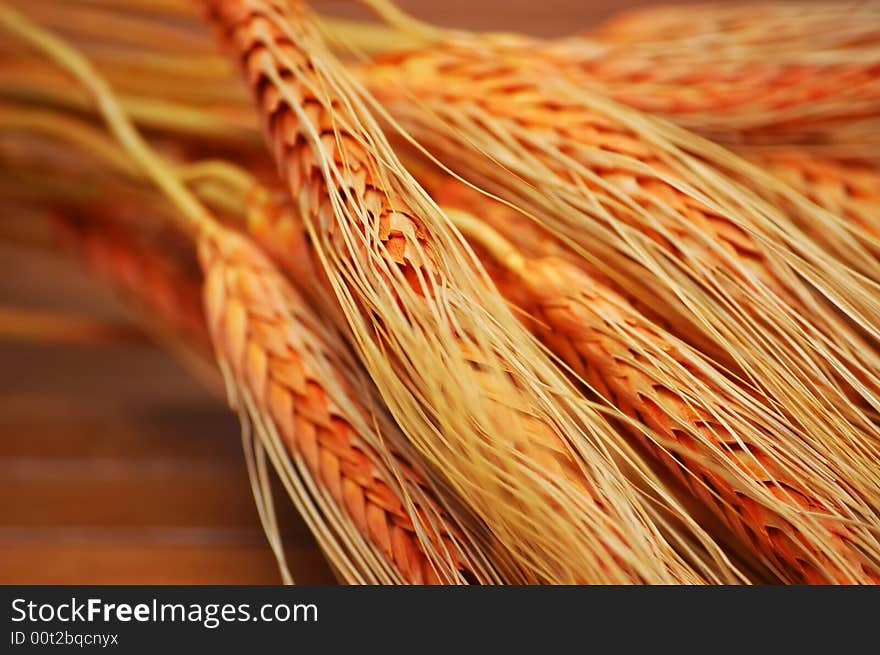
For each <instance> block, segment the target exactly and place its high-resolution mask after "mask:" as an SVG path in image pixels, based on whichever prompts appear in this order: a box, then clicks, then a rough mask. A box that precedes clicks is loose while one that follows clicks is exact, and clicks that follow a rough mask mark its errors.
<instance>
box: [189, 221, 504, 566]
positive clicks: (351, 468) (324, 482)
mask: <svg viewBox="0 0 880 655" xmlns="http://www.w3.org/2000/svg"><path fill="white" fill-rule="evenodd" d="M199 259H200V262H201V265H202V268H203V270H204V274H205V307H206V312H207V314H208V318H209V327H210V330H211V334H212V338H213V340H214V344H215V347H216V351H217V357H218V360H219V362H220V365H221V368H223V369H224V370H225V371H227V372H228V374H229V375H230V376H231V378H232V379H234V380H235V384H236V386H237V390H236V391H235V392H234V395H233V402H235V403H236V404H238V405H239V406H248V405H253V408H254V410H255V411H254V412H253V413H252V420H255V421H256V420H259V421H262V422H263V427H264V429H266V430H267V431H268V432H269V433H270V434H272V435H273V436H274V435H277V439H279V440H280V441H281V443H283V444H284V446H286V448H287V449H288V450H289V451H290V454H291V456H292V458H293V461H292V463H291V465H292V466H294V467H295V468H297V469H299V470H300V471H303V470H306V471H308V473H309V477H310V478H311V479H312V480H313V481H314V482H313V484H314V485H316V486H315V487H313V488H311V489H309V490H308V491H306V492H304V491H303V490H299V491H298V492H297V493H298V495H300V496H301V501H300V502H301V503H302V507H301V509H304V510H306V511H305V513H304V514H305V517H306V520H307V521H309V522H310V523H311V525H312V527H313V529H314V530H316V532H317V533H318V534H317V536H318V538H319V541H321V532H322V531H325V530H326V527H321V522H316V516H320V515H321V514H323V515H324V519H323V520H324V521H325V522H328V523H329V524H331V525H333V524H337V523H340V522H341V523H351V524H353V525H354V527H355V528H356V532H357V535H358V538H357V539H354V538H352V537H353V534H354V533H348V534H349V539H351V542H349V543H346V542H347V541H348V539H346V540H345V541H342V542H339V543H337V544H336V545H335V546H334V548H336V549H342V550H344V551H349V552H348V554H347V555H345V556H343V557H342V558H341V559H340V555H339V554H338V553H334V552H332V550H331V552H330V553H329V555H330V559H331V561H332V562H334V564H336V565H337V566H340V567H342V570H341V573H342V574H343V577H345V578H347V579H350V580H358V579H361V580H365V581H370V580H373V581H381V580H389V579H390V580H394V579H395V577H397V576H400V577H401V578H402V579H403V580H404V581H406V582H409V583H427V582H445V583H450V582H464V581H465V580H466V579H467V578H466V577H465V576H471V577H472V578H477V579H480V580H481V581H489V580H491V577H489V576H487V575H486V574H485V573H483V572H482V571H480V570H479V569H476V570H473V569H472V567H471V566H470V564H469V563H468V559H467V558H466V557H465V555H464V554H463V552H464V550H465V549H467V548H468V545H467V544H466V543H464V542H462V538H461V536H460V533H459V530H458V529H456V528H453V527H451V525H452V524H451V522H450V521H449V518H448V515H447V514H446V513H445V512H444V511H443V510H442V509H440V507H439V506H438V505H437V504H435V503H434V502H433V501H432V500H431V499H430V497H429V494H428V493H427V492H426V490H425V489H424V488H423V486H424V483H423V482H421V481H420V480H419V476H418V474H416V472H415V471H414V470H413V469H411V468H410V467H408V466H406V465H405V464H404V463H403V461H402V460H401V459H399V457H395V461H394V464H393V466H391V467H390V468H389V461H388V457H389V455H384V456H383V455H381V454H380V453H381V452H382V451H377V450H376V449H375V448H374V447H373V445H372V444H371V443H370V441H369V440H368V439H367V438H365V436H364V435H369V434H370V433H372V432H374V431H375V430H376V429H377V428H378V427H379V426H381V431H382V433H384V436H382V437H380V443H383V444H385V446H386V447H388V446H389V445H390V443H393V434H392V433H393V428H392V426H391V424H390V423H388V422H387V421H385V420H383V419H382V417H381V416H380V415H378V410H377V408H375V407H373V408H372V409H370V408H369V402H370V400H369V398H370V392H369V391H368V390H365V388H364V387H363V385H362V384H361V385H360V386H359V385H357V384H354V383H353V380H351V379H347V378H350V376H346V375H345V374H344V371H345V370H346V365H345V363H344V361H340V357H341V356H342V355H341V353H344V351H345V349H344V348H343V347H341V345H340V344H338V343H334V342H333V340H332V339H331V338H329V335H330V332H328V331H327V330H326V328H324V327H322V326H321V324H320V323H319V322H317V321H316V319H315V318H314V317H312V316H311V315H310V313H309V311H308V310H307V309H306V308H305V306H304V304H303V302H302V300H301V299H299V298H298V297H297V295H296V293H295V292H294V291H293V288H292V287H291V286H290V284H289V283H288V282H287V281H286V280H285V279H284V278H283V277H282V276H281V275H280V274H279V273H277V272H276V270H275V269H274V267H273V266H272V265H271V264H270V263H269V262H268V260H267V259H266V258H265V257H264V256H263V255H262V254H261V253H260V252H259V251H258V250H257V249H256V248H254V247H253V246H252V245H251V244H249V243H248V242H247V241H246V240H244V239H243V238H241V237H239V236H236V235H235V234H234V233H232V232H229V231H226V230H219V231H214V230H212V231H211V234H210V235H206V236H203V237H202V238H201V240H200V243H199ZM374 422H378V424H379V426H375V427H374ZM389 440H391V441H390V443H389ZM391 457H394V456H393V455H391ZM304 479H306V480H307V479H308V477H304ZM306 497H310V500H306V499H305V498H306ZM310 519H311V520H310ZM358 541H360V542H361V543H358ZM322 546H323V547H324V548H328V547H329V546H328V544H327V543H326V542H325V543H322ZM383 558H386V560H387V561H388V562H390V563H393V565H394V568H395V569H396V574H395V573H394V572H389V571H387V570H386V571H384V572H383V570H382V569H383V566H382V564H381V560H382V559H383ZM348 559H350V560H352V561H351V562H350V563H348V564H347V565H346V560H348ZM371 559H372V560H374V561H373V562H370V560H371ZM365 563H367V565H366V566H365ZM481 566H485V565H481ZM385 568H387V565H385ZM346 569H349V570H346ZM364 569H365V570H366V571H370V572H372V576H371V575H369V574H367V573H365V572H364ZM359 571H360V572H359Z"/></svg>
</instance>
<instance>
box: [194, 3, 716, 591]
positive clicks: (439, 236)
mask: <svg viewBox="0 0 880 655" xmlns="http://www.w3.org/2000/svg"><path fill="white" fill-rule="evenodd" d="M207 4H208V6H209V8H210V15H211V18H212V20H213V22H214V24H215V25H216V26H217V27H218V29H219V30H220V32H221V33H222V37H223V38H224V40H225V41H226V42H227V43H228V44H229V46H230V47H231V48H232V49H233V50H234V51H235V52H236V54H238V56H240V57H241V59H242V64H243V69H244V72H245V75H246V78H247V79H248V81H249V82H250V84H251V86H252V88H253V89H254V91H255V95H256V99H257V106H258V110H259V113H260V114H261V117H262V119H263V123H264V128H265V131H266V132H267V136H268V140H269V142H270V144H271V147H272V150H273V155H274V157H275V159H276V162H277V163H278V164H279V168H280V170H281V177H282V179H283V180H284V181H285V182H286V183H287V187H288V191H289V192H290V194H291V196H292V198H293V199H294V202H295V203H296V204H297V206H298V208H299V210H300V213H301V215H302V218H303V220H304V221H305V223H306V226H307V229H308V232H309V236H310V238H311V240H312V242H313V244H314V245H315V247H316V248H317V249H318V254H319V260H320V261H321V263H322V265H323V267H324V270H325V272H326V273H327V276H328V278H329V280H330V284H331V287H332V290H333V291H334V292H335V295H336V296H337V298H338V300H339V301H340V303H341V305H342V307H343V311H344V313H345V316H346V318H347V320H348V322H349V325H350V327H351V332H352V334H353V335H354V338H355V339H356V343H357V345H358V347H359V349H360V354H361V358H362V359H363V361H364V363H365V365H366V367H367V369H368V370H369V372H370V375H371V377H373V379H374V380H375V381H376V384H377V386H378V387H379V389H380V391H381V392H382V396H383V400H384V401H385V403H386V404H387V405H388V406H389V407H390V408H391V411H392V413H393V414H394V417H395V419H396V420H397V421H398V422H399V423H400V424H401V426H402V427H403V429H404V431H405V432H406V434H407V437H408V438H409V439H410V440H411V441H412V442H413V443H414V444H415V445H416V447H418V448H419V451H420V453H421V454H422V455H423V456H424V457H426V458H427V460H428V461H429V462H431V463H432V464H433V465H434V466H435V467H436V468H437V469H438V470H440V471H442V472H443V473H444V474H445V475H447V476H448V479H449V482H450V484H451V485H452V486H453V488H455V489H456V491H457V492H458V493H459V494H460V495H461V496H462V497H464V498H466V499H467V500H468V502H469V504H470V505H471V506H472V507H473V508H474V510H475V512H476V513H477V514H478V515H479V516H480V517H481V518H482V519H483V520H484V521H485V522H486V524H487V525H488V526H489V528H490V529H491V530H492V531H493V533H494V535H495V536H496V537H497V538H498V540H499V542H500V543H501V544H502V545H503V546H504V547H505V548H508V549H509V550H510V551H511V552H512V553H514V556H515V558H517V560H518V561H519V562H520V563H521V565H522V567H523V571H524V572H525V575H526V576H527V578H528V579H530V580H541V581H580V582H587V581H606V582H608V581H617V582H634V581H652V580H653V581H660V580H666V581H671V580H675V579H688V580H691V581H695V580H699V579H701V578H702V576H703V575H705V573H704V572H703V571H700V572H699V573H698V572H696V571H694V570H693V569H692V568H690V566H691V565H690V564H686V563H685V561H684V559H682V556H681V555H680V554H679V552H678V550H677V549H678V548H681V547H682V542H681V540H680V539H678V537H677V536H675V535H673V537H674V538H675V539H678V541H677V542H676V543H677V545H676V547H674V548H673V547H672V546H671V545H670V542H669V541H667V537H665V536H664V534H663V531H662V530H661V528H660V527H658V525H661V524H660V521H661V520H662V519H661V518H660V517H659V516H658V515H657V512H656V508H655V506H654V505H653V502H654V501H651V500H647V501H646V500H645V499H644V498H643V497H642V496H641V494H642V492H635V493H634V489H633V487H632V484H631V482H629V481H627V480H626V479H625V478H624V477H623V475H622V471H621V466H622V464H621V463H620V462H621V461H623V466H625V467H627V468H628V469H630V468H631V469H634V471H635V474H637V475H638V476H641V479H642V480H645V481H647V482H648V483H649V484H650V485H651V486H650V489H651V494H652V495H655V497H663V498H664V500H663V501H662V502H663V503H664V504H669V505H670V506H672V504H674V501H673V500H672V499H671V498H669V499H668V500H667V499H666V497H665V496H664V492H663V490H662V488H661V486H660V485H659V483H657V482H656V481H653V480H650V473H649V472H648V471H647V469H645V468H644V466H643V464H642V463H641V462H640V461H638V459H637V456H636V455H635V453H634V452H632V451H630V450H629V449H628V448H627V447H626V446H625V444H624V443H623V442H622V441H621V440H620V439H619V436H618V435H617V434H616V433H615V432H614V431H613V429H612V428H611V427H610V425H608V424H607V423H606V422H605V421H604V420H603V419H602V418H601V417H600V416H599V415H598V414H597V413H596V412H595V411H594V410H592V409H588V406H587V405H586V404H585V403H581V402H580V401H578V400H576V399H575V396H574V393H573V391H570V387H569V386H568V384H567V383H566V382H565V381H564V380H563V379H562V378H561V377H559V376H558V373H556V372H555V369H553V368H552V365H551V364H550V362H549V361H546V359H545V357H544V356H543V355H541V354H540V352H539V351H538V350H537V348H536V347H535V346H534V345H533V344H532V342H531V341H530V340H529V339H528V337H527V336H525V333H522V332H521V331H520V328H519V326H518V325H517V324H516V322H515V319H513V317H512V316H511V315H510V314H509V312H508V310H507V309H506V308H505V307H504V306H503V302H501V299H500V298H498V297H497V295H496V294H494V291H493V290H492V289H491V287H490V286H489V285H488V282H487V281H486V280H485V279H484V278H482V277H481V276H480V274H479V272H478V271H479V269H475V268H474V266H475V262H474V260H473V259H472V255H471V254H470V253H468V251H466V250H464V249H463V248H462V244H461V241H460V237H459V236H458V235H457V234H456V233H455V232H454V231H452V230H451V229H450V228H449V227H448V225H447V222H446V220H445V217H443V215H442V214H441V213H440V212H439V210H438V209H437V208H436V206H434V205H433V204H432V203H431V202H430V200H429V199H428V198H427V196H425V194H424V192H422V191H421V189H420V188H419V187H418V186H417V185H415V183H414V182H413V181H412V179H411V178H410V177H409V176H408V175H407V174H406V173H405V171H403V169H402V168H401V167H400V165H399V164H398V163H396V158H395V156H394V154H393V152H392V151H391V149H390V147H389V146H388V144H387V142H385V140H384V137H383V136H382V134H381V132H380V131H379V129H378V127H377V126H376V124H375V121H374V119H373V118H372V117H371V115H370V114H369V112H368V111H367V110H366V108H365V107H364V105H363V101H362V100H361V99H360V97H359V91H358V87H357V85H356V83H355V82H354V81H353V80H352V79H350V78H348V77H347V76H345V75H344V73H342V72H341V70H340V69H339V67H338V64H336V63H335V62H334V60H333V59H332V56H331V55H330V54H329V53H328V52H327V51H326V48H324V46H323V45H322V44H321V41H320V39H319V38H318V36H317V34H316V33H315V31H314V27H313V22H312V18H311V17H310V16H309V15H308V14H307V13H305V12H303V11H302V9H301V7H299V6H298V5H292V6H290V5H289V3H279V2H269V1H261V0H242V1H235V2H209V3H207ZM521 335H522V336H521ZM538 380H540V383H539V384H536V381H538ZM550 516H552V517H553V518H552V520H549V517H550ZM673 537H670V538H673ZM697 538H698V539H700V540H703V539H704V537H703V536H698V537H697ZM710 547H711V546H710ZM649 553H650V554H649ZM688 557H689V558H692V554H691V553H689V554H688ZM698 567H699V568H701V569H703V570H704V567H703V566H702V564H698ZM722 567H723V565H722ZM711 575H715V574H714V573H713V574H711ZM723 575H727V574H726V573H724V574H723Z"/></svg>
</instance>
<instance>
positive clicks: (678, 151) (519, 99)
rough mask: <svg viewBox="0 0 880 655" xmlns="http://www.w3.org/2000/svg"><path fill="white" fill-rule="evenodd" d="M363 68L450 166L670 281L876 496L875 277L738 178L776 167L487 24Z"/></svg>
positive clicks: (603, 258) (599, 258) (652, 276)
mask: <svg viewBox="0 0 880 655" xmlns="http://www.w3.org/2000/svg"><path fill="white" fill-rule="evenodd" d="M364 74H365V76H366V77H367V79H368V80H369V83H370V88H371V90H373V92H374V93H375V94H376V95H377V96H378V98H379V99H380V100H381V101H383V102H384V103H385V105H386V106H387V107H388V109H389V110H390V112H391V114H392V115H393V117H394V118H395V119H397V120H398V121H400V122H401V123H402V124H403V125H404V126H405V127H406V128H407V129H408V130H410V131H411V132H412V133H413V134H414V136H415V137H416V138H417V139H419V140H420V141H421V142H422V143H424V144H427V145H428V146H429V147H431V148H432V149H434V150H435V151H437V152H439V153H441V156H443V157H444V159H445V161H446V162H448V163H450V164H451V165H452V166H453V167H454V168H455V169H456V170H457V171H458V172H459V173H462V174H465V175H467V176H470V177H471V178H473V179H476V180H478V181H480V182H483V183H485V184H487V185H488V188H489V190H491V191H493V192H495V193H498V194H500V195H501V196H503V197H504V198H505V199H508V200H512V201H514V202H516V203H517V205H519V206H520V207H523V208H524V209H525V210H527V212H528V213H529V214H530V215H532V216H540V220H541V221H542V222H543V223H544V224H545V226H546V227H547V228H548V229H550V230H551V231H552V232H554V233H556V234H557V235H559V236H561V237H563V238H564V239H565V240H566V241H567V242H568V243H569V244H571V245H573V246H575V247H576V248H577V249H578V254H580V255H582V256H584V257H586V258H588V259H589V260H590V261H591V262H592V263H593V264H594V265H595V266H596V267H597V268H598V269H599V270H601V271H602V272H603V273H607V274H609V276H613V274H614V268H615V263H614V262H615V260H619V261H622V262H625V263H626V265H627V266H631V265H633V264H634V265H635V269H636V270H638V271H639V274H638V278H640V282H642V283H644V284H648V285H649V286H651V287H653V288H655V289H657V291H658V293H662V294H671V295H672V296H674V299H675V301H676V302H674V303H659V304H661V305H662V304H665V305H666V307H665V311H666V312H667V313H670V314H679V315H681V318H682V319H683V323H684V324H688V323H689V324H691V325H693V326H695V327H696V329H697V330H699V331H700V332H701V333H702V334H701V336H702V337H705V338H706V339H709V340H710V341H712V342H714V343H715V345H716V346H717V348H719V349H722V350H724V351H726V352H727V354H728V356H729V358H730V359H731V360H732V361H733V362H734V364H735V365H736V368H737V369H738V370H741V371H742V372H743V373H744V375H745V377H746V379H747V380H748V382H749V384H750V385H753V386H754V387H755V388H756V389H757V390H759V392H760V393H761V394H762V395H764V396H765V397H766V399H767V401H768V402H770V403H775V404H778V405H780V406H781V407H782V408H784V410H785V411H786V412H788V413H789V414H790V416H791V418H792V420H793V421H795V422H796V423H797V424H798V425H799V426H800V429H802V430H803V431H804V432H805V433H806V434H808V435H810V439H813V440H815V442H816V444H817V447H818V446H819V445H821V447H822V448H825V449H833V450H834V451H835V452H836V453H837V455H838V456H839V457H840V460H841V462H845V463H847V467H846V468H847V471H848V475H850V476H851V479H852V480H858V481H859V482H858V484H860V485H862V488H863V490H864V492H865V494H866V496H868V497H871V498H873V502H875V503H876V502H878V501H880V493H878V492H880V478H878V476H877V475H876V474H875V470H874V467H873V464H872V462H874V461H876V459H877V457H878V452H877V448H878V443H880V442H878V439H877V426H876V424H875V422H874V421H873V416H874V414H875V413H876V411H877V409H878V408H880V396H878V391H880V360H878V343H880V340H878V338H880V332H878V330H877V325H880V303H878V285H877V284H876V282H874V281H872V280H870V279H867V278H865V277H864V276H863V275H861V274H860V273H859V272H857V271H855V270H853V269H852V268H850V267H848V266H847V265H846V264H845V263H844V262H842V261H841V260H840V259H837V258H835V257H833V256H832V255H830V254H829V253H828V252H827V251H826V250H825V249H824V248H823V247H822V246H821V245H820V244H818V243H816V242H815V241H813V240H812V239H810V237H809V236H808V235H806V234H805V233H804V232H803V231H802V230H801V229H799V228H798V227H797V225H796V224H795V222H794V221H792V220H791V218H790V217H789V216H788V215H786V214H785V212H783V211H780V210H779V209H778V208H777V207H775V206H774V205H772V204H769V203H767V202H764V201H762V200H761V199H760V198H759V197H758V195H756V193H755V192H754V191H752V190H751V189H748V188H746V187H744V186H742V185H740V184H738V183H737V182H735V181H734V179H735V178H736V179H749V180H750V185H751V186H752V187H754V188H755V189H757V191H758V192H759V193H760V192H761V191H762V190H764V187H769V186H773V184H778V182H776V181H775V180H773V181H768V179H767V178H768V177H769V176H768V175H767V174H766V173H764V172H762V171H761V170H759V169H758V168H756V167H754V166H750V165H748V164H747V163H746V162H744V161H742V160H740V159H739V158H737V157H734V156H732V155H730V153H728V152H727V151H726V150H723V149H722V148H720V147H717V146H715V145H713V144H711V143H709V142H706V141H704V140H702V139H700V138H699V137H696V136H694V135H692V134H691V133H688V132H685V131H684V130H681V129H680V128H677V127H674V126H672V125H670V124H668V123H666V122H663V121H658V120H655V119H652V118H650V117H648V116H646V115H644V114H641V113H639V112H636V111H634V110H632V109H629V108H625V107H622V106H620V105H618V104H616V103H614V102H612V101H609V100H607V99H606V98H603V97H601V96H598V95H596V94H595V93H592V92H590V91H588V90H586V89H583V88H579V87H575V86H573V85H572V84H571V83H570V82H568V81H567V80H566V79H564V77H563V76H560V75H559V74H558V73H557V72H556V71H555V69H554V68H553V67H548V66H546V65H545V64H544V63H542V62H541V61H540V60H534V59H531V58H527V57H522V56H521V55H518V54H512V53H511V51H510V50H508V49H506V48H504V47H503V45H502V46H501V47H496V46H494V45H492V42H491V40H485V39H475V38H471V37H463V38H459V39H456V40H454V41H450V42H447V43H446V44H445V45H444V47H442V48H432V49H424V50H420V51H408V52H403V53H398V54H396V55H386V56H384V57H382V58H379V59H378V60H377V61H376V62H375V63H373V64H372V65H371V66H368V67H367V68H366V70H365V72H364ZM795 195H797V194H795ZM797 202H798V205H799V207H800V210H801V211H803V212H805V214H804V215H803V216H801V217H800V219H801V220H806V217H809V220H815V221H817V222H818V224H819V225H823V224H824V225H828V222H829V219H828V216H827V212H822V211H821V210H819V209H818V208H816V207H815V206H811V203H809V202H807V201H806V200H805V199H803V198H802V197H801V198H800V199H799V200H797ZM609 252H612V253H616V255H615V257H614V258H613V259H612V258H609V257H608V253H609ZM865 266H870V267H872V270H874V271H876V262H871V261H870V260H867V261H866V263H865ZM639 300H641V301H644V302H645V304H647V305H649V306H651V305H652V303H653V304H654V305H658V303H657V302H656V299H652V298H651V297H650V296H648V297H645V298H640V299H639ZM658 309H659V310H660V311H663V307H662V306H661V307H658ZM679 336H681V337H683V338H688V336H689V335H687V334H680V335H679Z"/></svg>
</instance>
